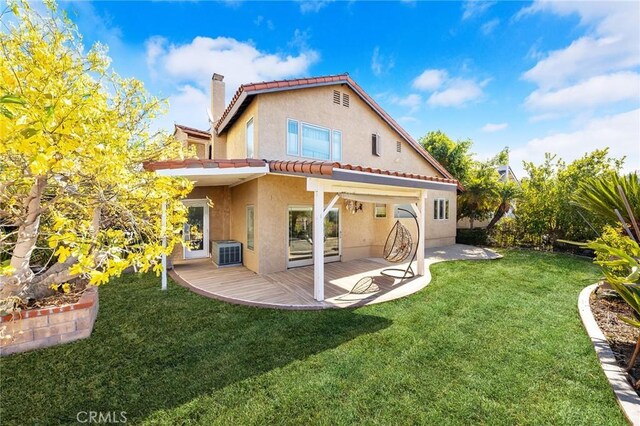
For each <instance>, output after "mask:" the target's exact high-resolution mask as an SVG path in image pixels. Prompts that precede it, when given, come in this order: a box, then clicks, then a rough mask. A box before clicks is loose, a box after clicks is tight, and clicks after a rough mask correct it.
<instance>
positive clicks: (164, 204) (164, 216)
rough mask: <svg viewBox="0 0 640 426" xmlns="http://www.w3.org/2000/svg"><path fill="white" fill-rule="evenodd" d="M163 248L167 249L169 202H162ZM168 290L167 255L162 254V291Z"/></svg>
mask: <svg viewBox="0 0 640 426" xmlns="http://www.w3.org/2000/svg"><path fill="white" fill-rule="evenodd" d="M160 232H162V248H163V249H166V248H167V202H166V201H163V202H162V228H161V231H160ZM166 289H167V255H166V254H165V253H164V252H163V253H162V290H166Z"/></svg>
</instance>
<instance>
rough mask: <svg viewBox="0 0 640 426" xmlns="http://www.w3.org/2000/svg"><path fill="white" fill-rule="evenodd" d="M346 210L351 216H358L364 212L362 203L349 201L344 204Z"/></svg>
mask: <svg viewBox="0 0 640 426" xmlns="http://www.w3.org/2000/svg"><path fill="white" fill-rule="evenodd" d="M344 208H345V209H347V211H348V212H349V213H351V214H356V213H358V212H361V211H362V203H359V202H357V201H353V200H347V201H346V202H345V204H344Z"/></svg>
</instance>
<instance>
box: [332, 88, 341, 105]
mask: <svg viewBox="0 0 640 426" xmlns="http://www.w3.org/2000/svg"><path fill="white" fill-rule="evenodd" d="M333 103H334V104H336V105H340V92H338V91H337V90H334V91H333Z"/></svg>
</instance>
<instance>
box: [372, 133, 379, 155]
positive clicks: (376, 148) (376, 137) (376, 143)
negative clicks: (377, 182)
mask: <svg viewBox="0 0 640 426" xmlns="http://www.w3.org/2000/svg"><path fill="white" fill-rule="evenodd" d="M371 154H372V155H375V156H376V157H380V135H378V134H376V133H372V134H371Z"/></svg>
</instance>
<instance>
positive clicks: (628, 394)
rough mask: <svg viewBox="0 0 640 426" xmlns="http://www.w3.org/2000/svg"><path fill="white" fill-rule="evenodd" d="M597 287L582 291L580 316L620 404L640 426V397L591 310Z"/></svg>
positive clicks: (628, 416) (630, 421) (629, 419)
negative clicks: (591, 300) (591, 299)
mask: <svg viewBox="0 0 640 426" xmlns="http://www.w3.org/2000/svg"><path fill="white" fill-rule="evenodd" d="M597 287H598V284H592V285H590V286H588V287H585V288H584V289H583V290H582V291H581V292H580V296H578V311H579V312H580V318H581V319H582V323H583V324H584V328H585V329H586V330H587V334H588V335H589V338H590V339H591V342H592V343H593V346H594V348H595V350H596V354H597V355H598V360H599V361H600V366H601V367H602V370H603V371H604V374H605V376H607V379H608V380H609V384H610V385H611V388H612V389H613V393H614V394H615V396H616V399H617V400H618V405H620V408H622V412H623V413H624V415H625V417H626V418H627V420H628V421H629V423H630V424H632V425H633V426H640V397H639V396H638V394H637V393H636V391H635V390H634V389H633V387H632V386H631V384H630V383H629V382H628V381H627V377H626V374H625V372H624V370H623V369H622V368H621V367H620V366H619V365H618V362H617V361H616V358H615V356H614V355H613V351H612V350H611V347H610V346H609V342H607V339H606V337H605V336H604V333H602V330H600V327H598V323H597V322H596V320H595V318H594V317H593V313H592V312H591V305H590V304H589V297H590V296H591V293H593V292H594V291H595V289H596V288H597Z"/></svg>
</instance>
